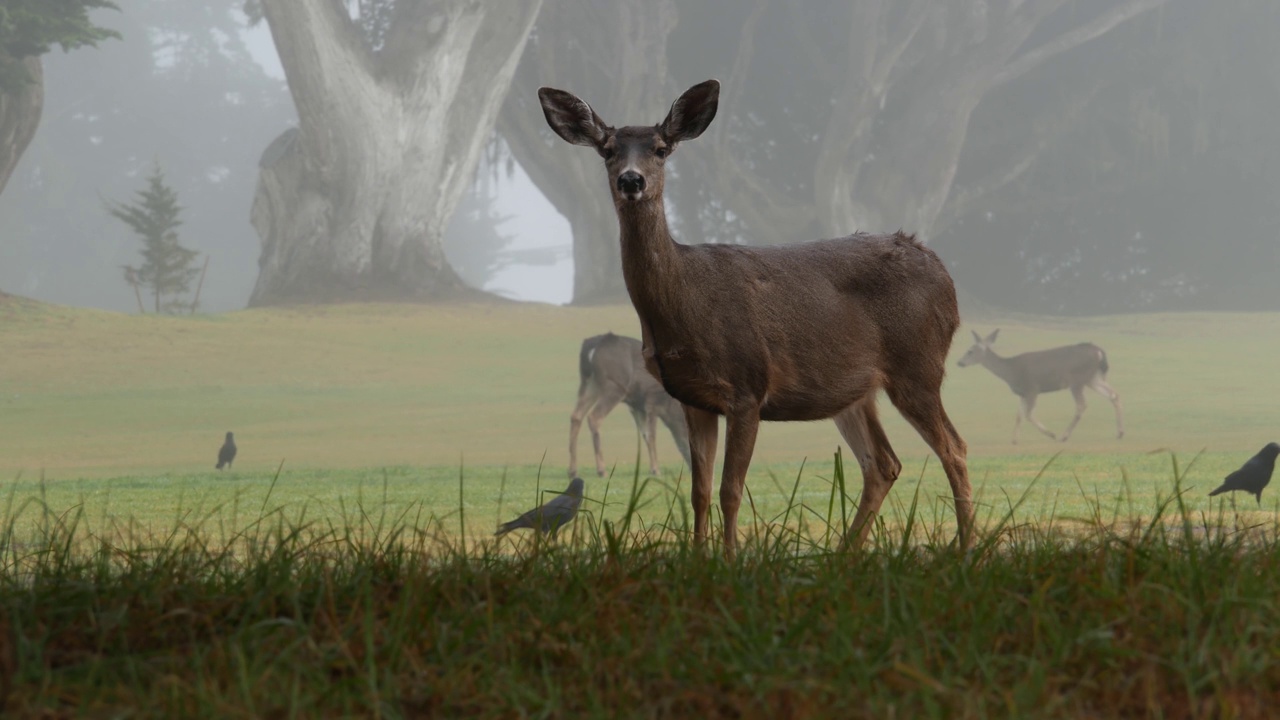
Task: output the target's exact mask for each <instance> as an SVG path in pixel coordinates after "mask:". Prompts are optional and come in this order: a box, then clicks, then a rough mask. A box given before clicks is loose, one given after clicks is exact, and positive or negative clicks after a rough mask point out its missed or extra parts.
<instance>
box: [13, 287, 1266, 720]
mask: <svg viewBox="0 0 1280 720" xmlns="http://www.w3.org/2000/svg"><path fill="white" fill-rule="evenodd" d="M996 326H999V327H1001V328H1002V332H1001V340H1000V349H1001V351H1002V352H1004V353H1006V354H1013V353H1016V352H1020V351H1023V350H1029V349H1035V348H1042V347H1048V346H1051V345H1056V344H1065V343H1070V342H1077V341H1082V340H1088V341H1092V342H1095V343H1098V344H1099V345H1101V346H1103V347H1104V348H1106V350H1107V352H1108V355H1109V358H1110V360H1111V365H1112V372H1111V375H1110V379H1111V382H1112V384H1113V385H1114V386H1115V387H1116V389H1117V390H1118V391H1119V392H1120V393H1121V395H1122V397H1123V399H1124V403H1125V409H1126V427H1127V430H1128V434H1127V435H1126V437H1125V438H1124V440H1121V441H1117V440H1115V439H1114V420H1113V418H1112V415H1111V411H1110V407H1109V406H1108V404H1107V403H1106V402H1105V401H1102V400H1101V398H1096V397H1091V398H1090V400H1091V406H1092V407H1091V409H1090V411H1089V412H1088V413H1087V414H1086V415H1085V418H1084V420H1083V421H1082V422H1081V424H1080V426H1079V427H1078V428H1077V430H1076V434H1075V437H1073V438H1072V440H1071V442H1070V443H1068V444H1066V445H1062V444H1059V443H1053V442H1050V441H1049V440H1048V439H1046V438H1042V437H1040V436H1038V435H1035V434H1033V433H1032V432H1026V428H1024V435H1023V443H1022V444H1020V445H1018V446H1013V445H1011V444H1010V443H1009V435H1010V432H1011V430H1012V421H1013V415H1014V410H1015V407H1016V403H1015V399H1014V398H1013V396H1012V395H1011V394H1010V393H1009V392H1008V390H1007V389H1006V388H1005V387H1004V386H1003V384H1002V383H1001V382H1000V381H998V380H997V379H996V378H994V377H993V376H991V375H990V374H989V373H987V372H986V371H985V370H982V369H981V368H970V369H967V370H959V369H953V370H952V371H951V375H950V378H949V381H948V384H947V386H946V389H945V393H946V402H947V405H948V408H949V411H950V413H951V416H952V418H953V420H954V421H955V423H956V425H957V426H958V427H959V429H960V431H961V433H962V434H963V435H964V436H965V438H966V440H967V441H968V443H969V447H970V456H969V458H970V471H971V475H972V477H973V480H974V484H975V487H976V488H977V490H978V500H979V508H980V509H979V512H980V517H982V518H983V519H984V520H985V522H984V524H983V528H982V532H981V534H980V539H979V542H978V545H977V547H976V548H975V549H974V550H973V551H972V552H970V553H968V554H965V555H963V556H962V555H959V554H958V553H957V552H956V551H955V549H954V548H952V547H949V542H950V540H951V537H952V535H953V532H954V528H953V523H952V518H951V515H950V510H949V505H948V502H947V496H948V495H949V491H948V489H947V484H946V481H945V478H943V476H942V474H941V472H940V470H939V467H938V464H937V462H936V461H931V459H930V457H929V456H928V454H927V453H926V452H925V448H924V447H923V444H922V443H921V442H920V440H919V439H918V438H917V437H916V436H915V434H914V432H912V431H911V430H910V429H908V428H907V427H906V425H905V423H904V422H903V421H902V420H901V419H900V418H899V417H898V416H897V414H896V413H895V412H894V411H892V410H891V409H889V408H888V407H886V408H885V411H884V412H883V413H882V417H883V418H884V419H885V425H886V430H887V432H888V434H889V436H890V438H891V439H892V441H893V442H894V444H895V447H896V449H897V451H898V454H899V456H900V457H901V458H902V459H903V461H904V466H905V467H904V473H903V476H902V478H901V479H900V480H899V483H898V487H897V488H896V489H895V491H894V492H893V493H891V494H890V496H889V502H888V503H887V504H886V509H887V510H888V512H887V513H886V518H885V523H884V525H883V527H881V528H880V529H878V531H877V533H876V535H875V541H874V542H873V543H872V546H871V547H869V548H868V549H867V550H866V551H865V552H862V553H857V554H849V553H840V552H834V551H833V548H834V546H835V543H836V542H837V541H838V538H839V531H840V529H841V526H842V520H841V518H842V517H845V516H851V514H852V508H851V507H850V505H851V503H852V502H853V500H855V499H856V495H857V492H858V489H859V486H860V485H859V480H858V474H857V471H856V468H855V467H853V466H852V464H850V467H849V471H848V478H847V482H845V485H844V486H845V487H846V489H847V493H848V495H849V496H850V497H847V498H844V499H843V502H842V499H841V498H840V497H838V496H837V494H836V493H835V488H838V487H841V482H842V481H841V478H843V476H844V473H843V471H842V470H841V468H840V467H839V466H837V465H836V464H835V462H834V460H833V453H834V452H835V450H836V448H837V446H838V444H839V438H838V435H837V433H836V431H835V429H834V427H833V426H832V425H831V424H830V423H810V424H790V425H781V424H779V425H769V426H766V427H765V428H764V429H763V430H762V432H761V435H760V442H759V446H758V449H757V452H756V458H755V462H754V464H753V466H752V472H751V476H750V478H749V481H748V490H749V499H750V504H749V509H748V510H747V511H746V512H745V513H744V516H743V518H742V528H741V529H742V530H743V535H744V549H743V551H742V552H741V553H740V555H739V556H738V557H737V558H736V559H734V560H725V559H724V558H722V557H721V556H720V555H719V554H718V553H715V552H711V553H707V552H705V551H702V550H699V549H697V548H694V547H692V546H690V544H689V542H688V537H687V534H685V533H684V532H683V528H684V527H685V524H686V523H685V521H686V519H687V518H686V514H687V507H688V502H687V499H686V492H685V487H684V486H687V478H686V477H684V475H683V473H682V470H681V469H680V468H679V466H678V464H677V463H676V462H675V461H676V460H677V459H678V454H677V453H676V451H675V449H674V446H673V444H672V443H671V441H670V438H669V437H663V438H662V439H661V443H662V444H661V448H660V458H661V459H662V460H664V461H665V462H666V463H667V464H666V467H665V468H664V470H663V473H662V477H660V478H656V479H653V480H645V479H642V478H639V477H638V475H637V474H636V473H635V461H636V457H637V450H638V442H637V437H636V434H635V431H634V428H633V426H632V424H631V421H630V418H629V416H628V414H627V413H626V412H625V411H620V412H617V413H616V414H615V415H614V416H612V417H611V418H610V419H609V420H608V421H607V422H606V431H605V433H604V444H605V450H606V453H607V460H608V463H609V465H610V467H611V468H613V472H612V474H611V476H610V477H608V478H605V479H597V478H594V477H589V478H588V485H587V496H588V502H587V503H586V504H585V506H584V507H585V508H586V510H587V512H585V513H584V514H582V515H580V518H579V521H578V522H577V523H576V524H575V525H574V527H573V530H572V533H571V534H570V535H568V536H566V537H565V539H564V541H563V542H561V543H558V544H555V545H552V546H545V545H543V544H540V543H537V542H536V541H535V538H532V537H529V536H527V535H519V534H517V535H518V537H514V538H508V539H504V540H502V541H501V542H493V541H490V540H488V539H487V536H488V535H489V533H490V532H491V530H492V528H493V527H494V526H495V525H496V524H497V523H498V521H499V520H500V519H506V518H508V517H510V516H511V515H513V514H514V513H515V512H517V511H519V510H523V509H525V508H527V507H529V506H530V505H532V504H533V503H535V502H536V501H537V491H538V488H543V489H548V488H549V489H552V490H558V489H560V488H561V487H563V485H564V484H565V480H566V479H565V474H564V466H565V463H566V460H567V458H566V455H567V452H566V449H565V444H566V442H565V435H566V434H567V432H566V431H567V426H568V422H567V416H568V414H569V411H570V409H571V408H572V406H573V400H574V393H575V390H576V385H577V376H576V365H577V359H576V358H577V349H578V345H579V342H580V341H581V339H582V338H583V337H585V336H587V335H591V334H596V333H599V332H603V331H605V330H614V331H616V332H619V333H628V334H635V333H636V327H635V320H634V317H633V315H632V314H631V311H630V309H629V308H623V307H612V308H587V309H581V308H573V309H567V308H553V307H547V306H536V305H510V306H454V307H417V306H388V305H381V306H379V305H370V306H350V307H338V308H296V309H284V310H261V311H246V312H239V313H231V314H227V315H219V316H211V317H197V318H156V317H131V316H124V315H118V314H112V313H103V312H95V311H88V310H78V309H71V308H63V307H55V306H47V305H41V304H36V303H30V302H26V301H22V300H19V299H13V298H5V297H3V296H0V477H3V478H6V482H4V484H3V486H2V487H3V491H4V494H3V496H0V714H2V715H4V716H5V717H71V716H76V717H107V716H112V717H114V716H123V715H128V716H131V717H219V718H221V717H352V716H360V717H525V716H538V717H690V716H697V717H733V718H756V717H760V718H810V717H813V718H820V717H834V716H840V717H877V718H896V717H903V718H905V717H1017V718H1023V717H1045V718H1057V717H1099V716H1153V717H1157V716H1158V717H1175V718H1180V717H1265V716H1266V714H1267V713H1268V712H1269V711H1270V710H1271V709H1273V708H1274V707H1275V706H1276V703H1277V702H1280V694H1277V692H1276V690H1275V688H1277V687H1280V671H1278V670H1277V668H1280V663H1277V662H1276V658H1277V656H1278V655H1280V631H1278V630H1277V628H1280V614H1278V613H1277V605H1276V603H1275V597H1276V596H1277V595H1280V562H1277V558H1280V540H1278V539H1277V538H1278V533H1277V524H1276V516H1277V513H1276V510H1277V502H1276V497H1277V496H1275V495H1274V494H1271V493H1274V491H1271V493H1269V494H1267V495H1265V496H1264V500H1265V501H1266V502H1265V504H1264V505H1263V506H1262V507H1261V508H1258V507H1257V506H1256V505H1253V504H1252V503H1253V500H1252V498H1249V497H1242V498H1235V499H1234V504H1233V503H1232V502H1225V503H1223V502H1213V503H1210V502H1209V499H1208V498H1206V497H1205V492H1207V490H1209V489H1210V488H1211V487H1213V486H1215V485H1216V484H1217V482H1218V481H1219V480H1220V479H1221V477H1222V476H1223V475H1225V474H1226V473H1227V472H1228V471H1230V470H1231V469H1234V468H1235V467H1237V466H1238V465H1239V464H1240V463H1241V462H1242V461H1243V460H1244V459H1245V458H1247V457H1248V456H1250V455H1251V454H1252V453H1254V452H1256V451H1257V449H1258V448H1259V447H1261V446H1262V445H1263V444H1264V443H1265V442H1267V441H1270V440H1274V439H1277V437H1278V436H1280V409H1278V408H1280V406H1278V405H1277V403H1276V398H1278V397H1280V393H1278V392H1277V391H1278V390H1280V380H1278V379H1277V377H1276V375H1275V373H1274V368H1275V367H1276V366H1277V360H1280V316H1277V315H1256V314H1255V315H1241V314H1223V315H1208V314H1204V315H1154V316H1131V317H1113V318H1092V319H1082V320H1070V321H1067V320H1044V319H1036V318H1004V319H999V320H995V319H992V320H986V321H983V322H981V323H979V324H977V325H975V329H977V330H979V331H982V332H987V331H989V330H990V329H991V328H993V327H996ZM967 338H968V335H967V328H966V332H965V333H964V334H963V335H962V336H961V337H960V338H958V341H957V345H956V347H954V348H953V356H954V357H958V356H959V355H960V354H961V353H962V352H963V351H964V349H965V347H966V345H967V342H966V340H967ZM954 357H953V360H954ZM1039 409H1040V413H1039V416H1040V418H1041V419H1042V420H1043V421H1045V422H1046V423H1047V424H1049V425H1050V426H1051V427H1053V428H1055V429H1061V428H1062V427H1063V426H1064V425H1065V424H1066V422H1067V421H1068V420H1069V419H1070V414H1071V409H1072V403H1071V400H1070V397H1069V396H1068V395H1067V394H1065V393H1058V394H1056V395H1050V396H1045V397H1044V398H1042V401H1041V403H1040V406H1039ZM226 430H234V431H235V432H236V436H237V440H238V443H239V445H240V456H239V457H238V458H237V462H236V465H235V468H234V469H233V470H231V471H229V472H221V473H219V472H216V471H214V470H213V467H212V466H213V463H214V458H215V455H216V452H217V448H218V446H219V444H220V443H221V440H222V434H223V433H224V432H225V431H226ZM583 444H584V445H585V446H587V447H589V444H590V442H589V439H587V438H585V437H584V438H583ZM587 465H588V466H589V465H590V463H589V461H588V463H587ZM633 488H635V489H637V490H638V491H640V492H639V494H633ZM1179 489H1180V490H1182V491H1183V492H1182V493H1181V495H1176V491H1177V490H1179ZM1014 508H1016V510H1014ZM1237 508H1238V510H1239V512H1237V511H1236V509H1237Z"/></svg>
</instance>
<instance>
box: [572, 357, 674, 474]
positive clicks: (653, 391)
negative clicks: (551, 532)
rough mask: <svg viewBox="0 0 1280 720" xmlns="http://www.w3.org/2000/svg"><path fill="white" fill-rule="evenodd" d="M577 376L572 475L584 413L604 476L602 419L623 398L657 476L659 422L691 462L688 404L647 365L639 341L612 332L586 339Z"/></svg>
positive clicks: (652, 469) (576, 460)
mask: <svg viewBox="0 0 1280 720" xmlns="http://www.w3.org/2000/svg"><path fill="white" fill-rule="evenodd" d="M578 378H579V383H578V404H577V406H576V407H574V409H573V415H572V416H570V418H569V477H571V478H572V477H577V475H578V432H579V431H580V430H581V429H582V419H583V418H584V417H585V418H586V419H587V428H588V429H590V430H591V442H592V444H593V445H594V446H595V450H596V474H597V475H600V476H601V477H603V476H604V454H603V453H602V452H601V451H600V422H601V421H602V420H604V418H605V416H606V415H608V414H609V413H610V412H611V411H612V410H613V408H614V407H616V406H617V405H618V403H619V402H625V403H626V404H627V408H628V409H630V410H631V417H632V419H634V420H635V421H636V430H639V431H640V434H641V435H642V436H643V437H644V444H645V445H647V446H648V448H649V473H650V474H651V475H657V474H658V448H657V445H658V435H657V430H658V427H657V426H658V420H662V424H664V425H666V426H667V429H668V430H670V431H671V438H672V439H673V440H675V441H676V447H678V448H680V454H681V455H683V456H684V459H685V462H689V428H688V426H687V425H685V422H684V408H683V407H681V405H680V403H679V402H677V401H676V399H675V398H673V397H671V396H670V395H668V394H667V391H666V390H663V389H662V386H661V385H659V384H658V381H657V380H654V379H653V376H652V375H650V374H649V372H648V371H647V370H645V369H644V358H643V357H641V355H640V341H639V340H636V339H635V338H629V337H622V336H621V335H614V334H613V333H605V334H604V335H596V336H594V337H589V338H587V339H586V340H583V341H582V349H581V350H580V351H579V352H578Z"/></svg>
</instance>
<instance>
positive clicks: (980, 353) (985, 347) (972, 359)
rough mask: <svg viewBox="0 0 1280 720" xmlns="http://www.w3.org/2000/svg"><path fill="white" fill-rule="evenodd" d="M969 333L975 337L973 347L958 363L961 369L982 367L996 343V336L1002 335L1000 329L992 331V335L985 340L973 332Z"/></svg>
mask: <svg viewBox="0 0 1280 720" xmlns="http://www.w3.org/2000/svg"><path fill="white" fill-rule="evenodd" d="M969 333H970V334H972V335H973V346H972V347H970V348H969V349H968V350H966V351H965V353H964V357H961V358H960V361H959V362H957V363H956V365H959V366H960V367H969V366H970V365H981V364H982V359H983V358H985V357H986V356H987V353H989V352H991V345H992V343H994V342H995V341H996V336H997V335H999V334H1000V328H996V329H995V330H992V331H991V334H990V335H988V336H986V337H985V338H984V337H982V336H981V335H979V334H978V333H976V332H974V331H972V330H970V331H969Z"/></svg>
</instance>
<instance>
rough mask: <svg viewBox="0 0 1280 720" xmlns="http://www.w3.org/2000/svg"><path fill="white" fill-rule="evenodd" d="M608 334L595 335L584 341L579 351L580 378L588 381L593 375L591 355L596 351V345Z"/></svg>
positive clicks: (583, 381)
mask: <svg viewBox="0 0 1280 720" xmlns="http://www.w3.org/2000/svg"><path fill="white" fill-rule="evenodd" d="M607 337H609V336H608V335H593V336H591V337H589V338H587V339H586V340H583V341H582V349H581V350H579V351H578V380H580V381H581V382H582V383H586V382H587V380H588V379H589V378H590V377H591V355H592V353H594V352H595V349H596V346H598V345H599V344H600V343H601V342H603V341H604V339H605V338H607Z"/></svg>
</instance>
